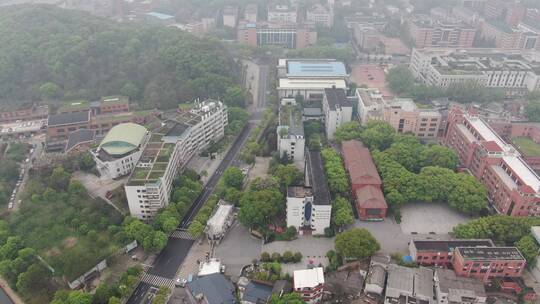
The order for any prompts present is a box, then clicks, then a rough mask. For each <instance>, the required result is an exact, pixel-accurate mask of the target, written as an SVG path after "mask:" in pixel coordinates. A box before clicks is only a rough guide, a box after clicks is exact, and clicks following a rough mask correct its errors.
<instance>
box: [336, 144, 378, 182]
mask: <svg viewBox="0 0 540 304" xmlns="http://www.w3.org/2000/svg"><path fill="white" fill-rule="evenodd" d="M341 149H342V152H343V160H344V162H345V168H346V169H347V171H348V172H349V176H350V179H351V183H352V184H353V185H355V184H357V185H381V184H382V182H381V178H380V177H379V173H378V172H377V168H375V164H374V163H373V159H372V158H371V153H370V152H369V149H368V148H366V147H364V146H363V145H362V143H361V142H359V141H357V140H348V141H344V142H342V143H341Z"/></svg>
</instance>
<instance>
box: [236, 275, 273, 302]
mask: <svg viewBox="0 0 540 304" xmlns="http://www.w3.org/2000/svg"><path fill="white" fill-rule="evenodd" d="M272 288H273V287H272V284H268V283H265V282H259V281H253V280H252V281H251V282H249V283H248V284H247V286H246V287H245V288H244V290H243V292H242V293H241V301H240V303H241V304H261V303H268V301H269V300H270V298H271V297H272Z"/></svg>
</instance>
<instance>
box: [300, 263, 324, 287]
mask: <svg viewBox="0 0 540 304" xmlns="http://www.w3.org/2000/svg"><path fill="white" fill-rule="evenodd" d="M319 284H324V273H323V268H322V267H317V268H312V269H303V270H295V271H294V288H306V287H310V288H311V287H316V286H317V285H319Z"/></svg>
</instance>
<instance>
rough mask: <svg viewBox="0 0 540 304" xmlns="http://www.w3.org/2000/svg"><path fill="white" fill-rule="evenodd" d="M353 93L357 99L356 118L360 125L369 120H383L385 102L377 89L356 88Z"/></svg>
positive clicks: (365, 123)
mask: <svg viewBox="0 0 540 304" xmlns="http://www.w3.org/2000/svg"><path fill="white" fill-rule="evenodd" d="M355 95H356V98H357V100H358V119H359V120H360V124H361V125H362V126H365V125H367V123H368V121H370V120H384V116H383V114H384V112H383V110H384V107H385V106H386V102H385V100H384V98H383V96H382V94H381V92H380V91H379V89H376V88H373V89H364V88H358V89H356V93H355Z"/></svg>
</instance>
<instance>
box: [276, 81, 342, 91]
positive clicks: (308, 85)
mask: <svg viewBox="0 0 540 304" xmlns="http://www.w3.org/2000/svg"><path fill="white" fill-rule="evenodd" d="M332 87H336V88H338V89H345V88H347V84H346V82H345V80H343V79H289V78H280V79H279V87H278V89H282V90H287V89H289V90H293V89H307V90H310V89H311V90H324V89H329V88H332Z"/></svg>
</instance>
